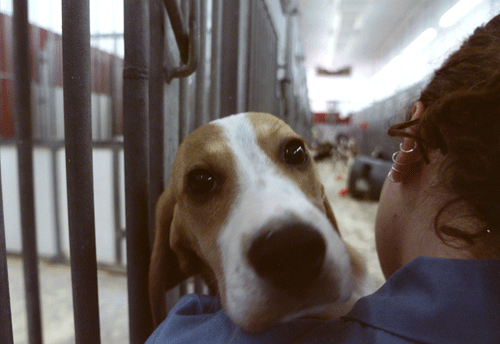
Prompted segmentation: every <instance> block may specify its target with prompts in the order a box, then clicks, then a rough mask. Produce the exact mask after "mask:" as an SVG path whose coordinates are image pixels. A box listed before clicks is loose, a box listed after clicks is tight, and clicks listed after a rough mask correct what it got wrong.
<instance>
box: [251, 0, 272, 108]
mask: <svg viewBox="0 0 500 344" xmlns="http://www.w3.org/2000/svg"><path fill="white" fill-rule="evenodd" d="M248 44H249V49H248V77H247V82H248V87H247V90H248V98H247V110H248V111H261V112H269V113H273V112H274V111H275V109H276V102H277V98H276V77H277V68H278V65H277V54H278V37H277V35H276V30H275V29H274V27H273V22H272V20H271V16H270V15H269V12H268V9H267V6H266V3H265V1H264V0H252V1H250V24H249V35H248Z"/></svg>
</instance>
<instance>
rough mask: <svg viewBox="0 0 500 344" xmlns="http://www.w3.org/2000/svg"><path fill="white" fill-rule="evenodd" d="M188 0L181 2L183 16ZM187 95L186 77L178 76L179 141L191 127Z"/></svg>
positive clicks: (186, 10) (182, 139) (186, 11)
mask: <svg viewBox="0 0 500 344" xmlns="http://www.w3.org/2000/svg"><path fill="white" fill-rule="evenodd" d="M188 5H189V4H188V1H182V2H181V12H182V15H183V17H184V18H186V17H187V15H188V13H189V8H188ZM188 97H189V83H188V78H187V77H185V78H180V79H179V143H181V142H182V141H184V139H185V138H186V136H188V134H189V132H190V130H191V129H192V128H191V126H190V122H191V121H190V116H191V113H190V111H189V106H188Z"/></svg>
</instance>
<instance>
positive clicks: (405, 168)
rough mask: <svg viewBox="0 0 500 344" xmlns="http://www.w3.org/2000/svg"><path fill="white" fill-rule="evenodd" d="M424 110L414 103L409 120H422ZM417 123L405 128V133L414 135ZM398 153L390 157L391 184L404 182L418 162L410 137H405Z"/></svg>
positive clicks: (421, 105)
mask: <svg viewBox="0 0 500 344" xmlns="http://www.w3.org/2000/svg"><path fill="white" fill-rule="evenodd" d="M424 111H425V108H424V104H423V103H422V102H421V101H416V102H415V103H413V106H412V110H411V112H412V116H411V120H412V121H415V120H417V119H420V118H422V114H423V113H424ZM418 125H419V124H418V123H416V124H415V125H413V126H411V127H408V128H406V132H407V133H408V134H411V135H415V134H416V133H417V130H418ZM399 148H400V149H399V151H397V152H395V153H394V154H393V156H392V161H393V162H394V163H393V165H392V170H391V173H390V179H391V181H393V182H396V183H399V182H405V181H406V180H408V178H409V177H410V176H411V175H412V173H413V172H415V167H416V163H417V162H419V161H420V157H421V155H420V154H419V153H418V147H417V143H416V141H415V140H414V139H413V138H411V137H405V138H404V139H403V142H402V143H401V144H400V146H399Z"/></svg>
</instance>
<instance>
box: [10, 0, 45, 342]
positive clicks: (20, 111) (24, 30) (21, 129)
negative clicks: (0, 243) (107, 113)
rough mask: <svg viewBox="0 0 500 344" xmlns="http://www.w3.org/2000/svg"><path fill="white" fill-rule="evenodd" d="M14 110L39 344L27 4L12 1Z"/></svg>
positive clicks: (29, 296) (30, 301) (27, 281)
mask: <svg viewBox="0 0 500 344" xmlns="http://www.w3.org/2000/svg"><path fill="white" fill-rule="evenodd" d="M13 9H14V20H13V32H14V104H15V105H14V107H15V116H16V122H17V145H18V167H19V194H20V201H21V228H22V229H21V230H22V247H23V251H22V252H23V264H24V285H25V292H26V307H27V315H28V338H29V342H30V343H31V344H35V343H42V326H41V325H42V324H41V315H40V313H41V311H40V288H39V281H38V257H37V244H36V230H35V198H34V197H35V196H34V189H33V128H32V114H31V101H30V99H31V85H30V71H31V68H30V67H31V64H30V53H29V24H28V3H27V0H19V1H14V8H13Z"/></svg>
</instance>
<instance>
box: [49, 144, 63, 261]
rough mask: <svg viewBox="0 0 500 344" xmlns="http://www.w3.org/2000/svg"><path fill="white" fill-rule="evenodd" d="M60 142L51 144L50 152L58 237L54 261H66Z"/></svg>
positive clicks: (55, 224) (56, 235) (56, 233)
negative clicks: (63, 246) (60, 182)
mask: <svg viewBox="0 0 500 344" xmlns="http://www.w3.org/2000/svg"><path fill="white" fill-rule="evenodd" d="M59 148H60V146H59V143H55V144H51V145H50V153H51V155H52V197H53V198H54V222H55V223H54V226H55V228H54V230H55V237H56V242H55V244H56V255H55V257H54V258H53V260H52V261H53V262H57V263H61V262H63V261H64V254H63V251H62V240H61V220H60V219H59V216H60V212H59V207H60V202H59V178H58V172H59V163H58V160H57V152H58V151H59Z"/></svg>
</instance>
